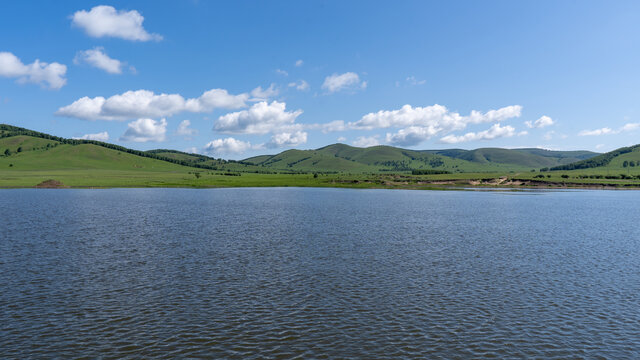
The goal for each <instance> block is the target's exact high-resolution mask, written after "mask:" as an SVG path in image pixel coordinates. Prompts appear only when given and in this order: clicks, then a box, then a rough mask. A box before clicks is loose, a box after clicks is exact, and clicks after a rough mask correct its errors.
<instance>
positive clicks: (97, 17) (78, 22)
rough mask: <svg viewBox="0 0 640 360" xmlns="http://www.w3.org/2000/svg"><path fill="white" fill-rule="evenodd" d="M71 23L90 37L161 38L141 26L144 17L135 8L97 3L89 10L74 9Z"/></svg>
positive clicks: (134, 39)
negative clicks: (129, 8)
mask: <svg viewBox="0 0 640 360" xmlns="http://www.w3.org/2000/svg"><path fill="white" fill-rule="evenodd" d="M71 21H72V24H73V25H75V26H78V27H80V28H82V29H84V31H85V32H86V33H87V35H89V36H91V37H96V38H100V37H116V38H121V39H125V40H133V41H149V40H155V41H160V40H162V36H160V35H158V34H150V33H148V32H147V31H146V30H145V29H144V28H143V27H142V22H143V21H144V17H143V16H142V15H140V13H139V12H137V11H136V10H130V11H126V10H116V9H115V8H114V7H113V6H108V5H99V6H96V7H94V8H92V9H91V10H90V11H86V10H80V11H76V12H75V13H74V14H73V15H72V16H71Z"/></svg>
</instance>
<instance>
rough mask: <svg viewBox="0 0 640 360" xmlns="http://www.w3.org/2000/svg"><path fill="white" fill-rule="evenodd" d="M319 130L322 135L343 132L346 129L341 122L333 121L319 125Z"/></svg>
mask: <svg viewBox="0 0 640 360" xmlns="http://www.w3.org/2000/svg"><path fill="white" fill-rule="evenodd" d="M320 129H321V130H322V132H323V133H325V134H326V133H329V132H336V131H344V130H346V129H347V127H346V125H345V123H344V121H342V120H334V121H331V122H329V123H326V124H321V125H320Z"/></svg>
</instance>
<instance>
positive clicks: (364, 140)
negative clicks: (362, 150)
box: [352, 135, 380, 147]
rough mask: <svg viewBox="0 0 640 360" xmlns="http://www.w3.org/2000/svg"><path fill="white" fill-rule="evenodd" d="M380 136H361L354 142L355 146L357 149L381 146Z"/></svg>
mask: <svg viewBox="0 0 640 360" xmlns="http://www.w3.org/2000/svg"><path fill="white" fill-rule="evenodd" d="M378 138H379V136H378V135H374V136H368V137H367V136H360V137H358V138H357V139H355V140H354V141H353V143H352V144H353V146H357V147H370V146H376V145H380V141H379V140H378Z"/></svg>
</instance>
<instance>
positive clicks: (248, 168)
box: [146, 149, 263, 172]
mask: <svg viewBox="0 0 640 360" xmlns="http://www.w3.org/2000/svg"><path fill="white" fill-rule="evenodd" d="M146 152H147V153H149V154H154V155H157V156H161V157H164V158H168V159H174V160H178V161H181V162H184V163H186V164H188V165H190V166H203V165H204V166H207V167H210V168H211V169H212V170H229V171H241V172H255V171H260V170H263V169H262V168H261V167H259V166H255V165H253V164H247V163H245V162H242V161H235V160H224V159H216V158H213V157H210V156H206V155H200V154H191V153H186V152H182V151H177V150H168V149H157V150H148V151H146Z"/></svg>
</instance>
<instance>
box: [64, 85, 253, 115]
mask: <svg viewBox="0 0 640 360" xmlns="http://www.w3.org/2000/svg"><path fill="white" fill-rule="evenodd" d="M248 99H249V95H248V94H240V95H231V94H229V93H228V92H227V90H224V89H213V90H209V91H206V92H204V93H203V94H202V95H201V96H200V97H198V98H193V99H186V100H185V99H184V98H183V97H182V96H181V95H179V94H155V93H154V92H153V91H149V90H137V91H127V92H125V93H123V94H120V95H113V96H111V97H109V98H106V99H105V98H104V97H102V96H97V97H94V98H89V97H86V96H85V97H83V98H80V99H78V100H76V101H74V102H73V103H72V104H70V105H67V106H64V107H61V108H60V109H58V111H56V115H58V116H67V117H73V118H77V119H83V120H128V119H135V118H153V117H163V116H172V115H174V114H177V113H180V112H183V111H188V112H196V113H201V112H211V111H213V110H214V109H217V108H223V109H239V108H242V107H245V106H246V101H247V100H248Z"/></svg>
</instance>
